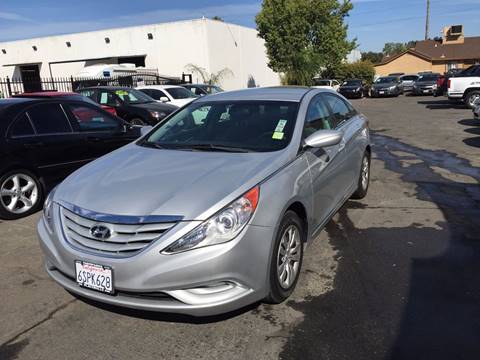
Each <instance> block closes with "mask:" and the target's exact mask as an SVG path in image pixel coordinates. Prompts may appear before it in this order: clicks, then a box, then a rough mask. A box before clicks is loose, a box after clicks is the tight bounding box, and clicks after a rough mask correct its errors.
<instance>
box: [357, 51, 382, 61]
mask: <svg viewBox="0 0 480 360" xmlns="http://www.w3.org/2000/svg"><path fill="white" fill-rule="evenodd" d="M382 59H383V53H381V52H374V51H368V52H363V53H362V61H370V62H371V63H372V64H378V63H381V62H382Z"/></svg>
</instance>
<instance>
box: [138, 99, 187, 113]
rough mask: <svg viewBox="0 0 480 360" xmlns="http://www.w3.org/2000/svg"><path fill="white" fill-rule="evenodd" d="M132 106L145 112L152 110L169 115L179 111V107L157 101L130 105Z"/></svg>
mask: <svg viewBox="0 0 480 360" xmlns="http://www.w3.org/2000/svg"><path fill="white" fill-rule="evenodd" d="M130 105H131V106H135V107H138V108H142V109H145V110H150V111H166V112H167V113H169V114H170V113H171V112H173V111H175V110H177V109H178V106H175V105H171V104H164V103H160V102H156V101H153V102H149V103H145V104H130Z"/></svg>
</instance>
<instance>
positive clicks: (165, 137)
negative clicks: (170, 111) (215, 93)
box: [139, 101, 298, 152]
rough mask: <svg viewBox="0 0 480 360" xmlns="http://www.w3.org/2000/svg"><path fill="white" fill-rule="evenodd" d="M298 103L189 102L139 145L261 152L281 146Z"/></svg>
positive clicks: (291, 127)
mask: <svg viewBox="0 0 480 360" xmlns="http://www.w3.org/2000/svg"><path fill="white" fill-rule="evenodd" d="M297 110H298V103H296V102H283V101H232V102H201V103H192V104H190V105H188V106H187V107H185V108H184V109H183V110H181V111H179V112H178V113H175V114H174V115H173V116H172V117H170V118H169V119H168V120H166V121H165V122H163V123H162V124H161V125H160V126H159V127H158V128H156V130H154V132H153V133H151V134H150V135H149V136H148V137H146V138H145V139H144V140H142V141H141V142H140V143H139V145H143V146H151V147H159V148H173V149H185V150H200V151H233V152H264V151H276V150H280V149H283V148H285V147H286V146H287V145H288V144H289V142H290V139H291V137H292V134H293V130H294V127H295V120H296V116H297Z"/></svg>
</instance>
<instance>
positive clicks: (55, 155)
mask: <svg viewBox="0 0 480 360" xmlns="http://www.w3.org/2000/svg"><path fill="white" fill-rule="evenodd" d="M25 119H28V122H29V123H30V125H31V127H32V128H33V131H34V135H32V136H20V137H19V136H11V137H10V138H9V143H10V144H11V145H12V146H13V147H14V148H15V149H16V150H17V151H21V152H22V153H23V154H24V155H23V156H24V158H25V160H26V161H28V162H29V163H30V164H31V165H32V167H33V168H35V169H37V170H38V172H39V173H40V175H41V176H42V177H43V178H44V180H45V182H46V183H52V184H53V183H57V182H59V181H60V180H62V179H63V178H64V177H65V176H67V175H68V174H70V173H71V172H72V171H74V170H76V169H77V168H78V167H80V166H82V165H83V164H85V163H86V162H88V161H89V158H88V154H87V153H86V151H85V147H84V143H83V138H82V136H81V135H80V134H78V133H76V132H74V131H73V128H72V124H71V123H70V121H69V119H68V117H67V116H66V114H65V111H64V109H63V107H62V106H61V105H60V103H59V102H48V103H41V104H35V105H32V106H30V107H28V108H27V109H26V111H24V112H22V113H21V114H20V115H19V117H18V119H16V120H15V121H21V122H24V121H25ZM14 126H15V124H14ZM14 151H15V150H14Z"/></svg>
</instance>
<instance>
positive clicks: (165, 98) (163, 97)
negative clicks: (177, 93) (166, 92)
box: [160, 96, 170, 103]
mask: <svg viewBox="0 0 480 360" xmlns="http://www.w3.org/2000/svg"><path fill="white" fill-rule="evenodd" d="M160 101H161V102H162V103H166V102H169V101H170V99H169V98H168V97H166V96H162V97H161V98H160Z"/></svg>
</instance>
